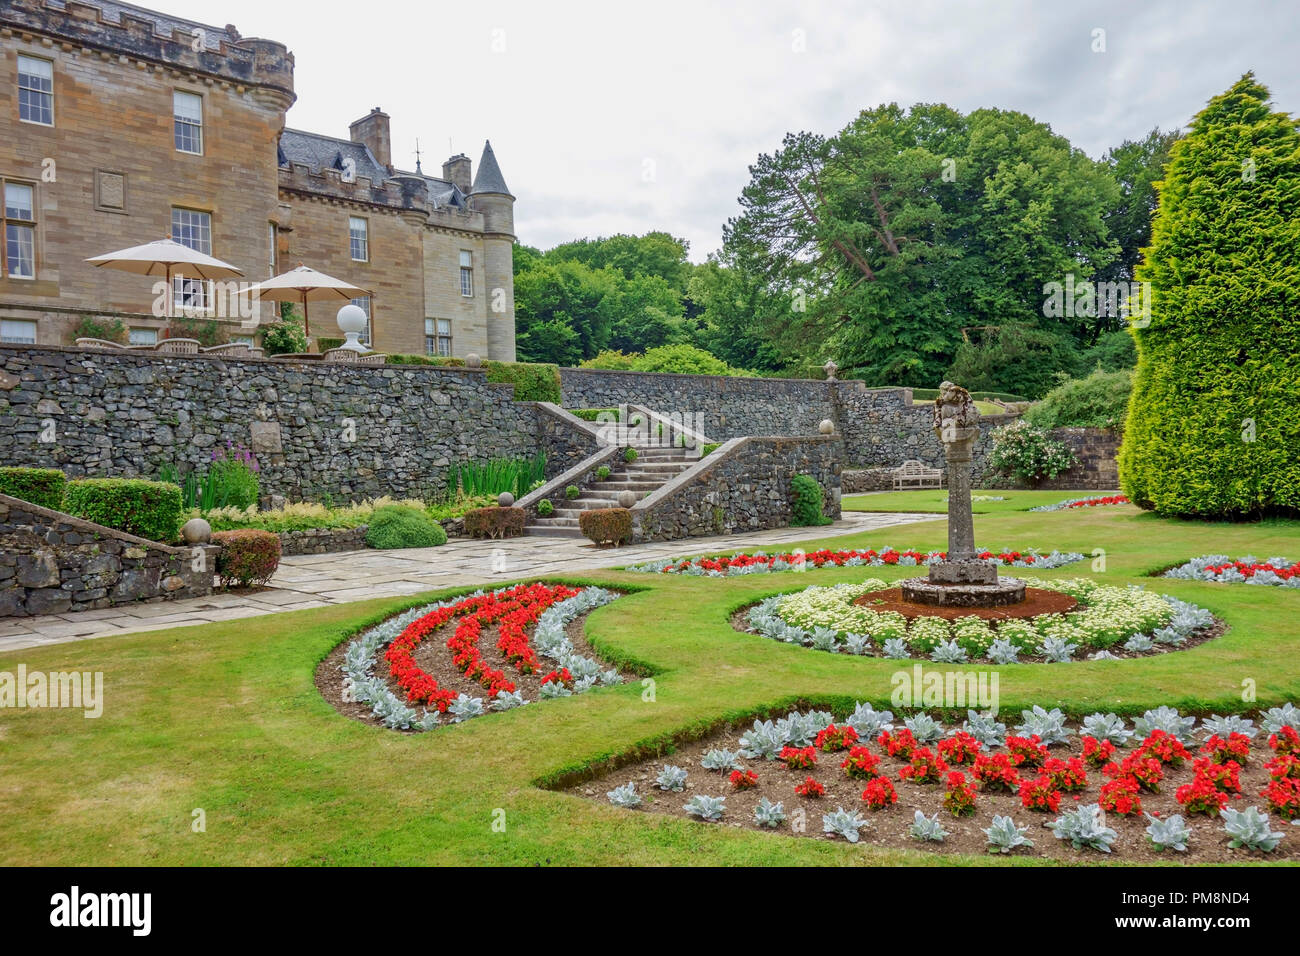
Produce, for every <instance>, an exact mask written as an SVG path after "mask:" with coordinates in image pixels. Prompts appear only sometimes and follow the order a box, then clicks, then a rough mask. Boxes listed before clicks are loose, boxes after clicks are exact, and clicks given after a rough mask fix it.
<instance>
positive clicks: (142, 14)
mask: <svg viewBox="0 0 1300 956" xmlns="http://www.w3.org/2000/svg"><path fill="white" fill-rule="evenodd" d="M45 2H46V5H47V6H49V7H50V8H52V9H54V10H60V11H62V12H65V13H66V12H67V9H68V5H67V2H66V0H45ZM80 2H81V3H84V4H86V5H88V6H92V7H97V8H98V9H99V10H100V11H101V19H103V20H104V21H106V22H108V23H117V24H120V23H121V22H122V14H123V13H125V14H127V15H128V16H132V17H135V18H137V19H140V20H148V21H150V22H152V23H153V25H154V32H155V33H157V34H158V35H159V36H165V37H167V38H168V39H171V38H172V36H173V34H174V33H175V31H177V30H180V31H181V32H182V33H190V32H191V31H193V30H194V28H195V27H202V29H203V46H204V49H207V50H212V51H213V52H216V51H218V50H220V49H221V43H222V41H223V40H224V41H225V42H226V43H235V42H236V41H238V40H239V39H240V37H239V34H238V32H234V33H232V32H230V31H228V30H227V29H225V28H224V27H214V26H211V25H209V24H206V23H199V22H197V21H195V20H186V19H184V18H183V17H174V16H172V15H170V14H167V13H159V12H158V11H157V10H147V9H145V8H144V7H137V6H136V5H135V4H133V3H118V2H116V0H80Z"/></svg>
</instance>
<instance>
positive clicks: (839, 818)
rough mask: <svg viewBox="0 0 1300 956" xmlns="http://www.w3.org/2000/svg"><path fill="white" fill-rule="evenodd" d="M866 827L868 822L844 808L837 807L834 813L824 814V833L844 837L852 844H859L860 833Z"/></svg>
mask: <svg viewBox="0 0 1300 956" xmlns="http://www.w3.org/2000/svg"><path fill="white" fill-rule="evenodd" d="M866 825H867V821H866V820H864V819H862V817H860V816H858V815H857V814H856V813H850V812H849V811H848V810H845V809H844V808H843V807H836V808H835V812H834V813H823V814H822V832H823V833H833V834H836V835H838V836H842V837H844V839H846V840H848V841H849V842H850V843H857V842H858V831H859V830H860V829H862V828H863V827H864V826H866Z"/></svg>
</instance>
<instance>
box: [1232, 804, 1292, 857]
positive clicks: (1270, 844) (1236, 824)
mask: <svg viewBox="0 0 1300 956" xmlns="http://www.w3.org/2000/svg"><path fill="white" fill-rule="evenodd" d="M1219 813H1220V816H1221V817H1222V818H1223V829H1224V832H1226V833H1227V834H1228V836H1229V837H1230V839H1229V840H1228V846H1230V847H1231V848H1232V849H1234V850H1236V849H1238V848H1240V847H1245V848H1246V849H1247V850H1261V851H1263V852H1264V853H1272V852H1273V851H1274V850H1276V849H1277V845H1278V844H1279V843H1281V842H1282V837H1284V836H1285V835H1286V834H1285V833H1283V832H1282V831H1281V830H1270V829H1269V822H1268V814H1265V813H1260V812H1259V808H1258V807H1247V808H1246V809H1245V810H1234V809H1233V808H1232V807H1224V808H1223V809H1222V810H1221V811H1219Z"/></svg>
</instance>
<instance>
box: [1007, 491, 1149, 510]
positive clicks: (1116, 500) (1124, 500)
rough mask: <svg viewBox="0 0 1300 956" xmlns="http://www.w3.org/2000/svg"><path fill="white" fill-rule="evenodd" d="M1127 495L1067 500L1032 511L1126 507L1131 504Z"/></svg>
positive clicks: (1041, 506)
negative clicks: (1111, 506)
mask: <svg viewBox="0 0 1300 956" xmlns="http://www.w3.org/2000/svg"><path fill="white" fill-rule="evenodd" d="M1129 503H1130V502H1129V500H1128V496H1127V495H1101V496H1099V497H1093V498H1067V499H1066V500H1065V501H1058V502H1056V503H1055V504H1050V505H1039V506H1038V507H1037V508H1030V509H1029V510H1030V511H1068V510H1070V509H1071V508H1095V507H1096V506H1097V505H1126V504H1129Z"/></svg>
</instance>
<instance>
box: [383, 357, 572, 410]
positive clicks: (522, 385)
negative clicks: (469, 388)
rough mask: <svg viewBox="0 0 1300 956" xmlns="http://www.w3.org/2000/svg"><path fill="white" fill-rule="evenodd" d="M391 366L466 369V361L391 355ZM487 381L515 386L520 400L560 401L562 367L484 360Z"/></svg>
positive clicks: (517, 398) (556, 402) (557, 402)
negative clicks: (434, 366) (436, 366)
mask: <svg viewBox="0 0 1300 956" xmlns="http://www.w3.org/2000/svg"><path fill="white" fill-rule="evenodd" d="M385 361H387V362H388V363H389V364H391V365H439V366H442V367H444V368H464V367H465V360H464V359H459V358H448V357H446V356H441V355H409V354H397V355H390V356H388V358H387V359H385ZM483 368H484V370H485V371H486V372H487V380H488V381H489V382H492V383H494V384H497V385H513V386H514V387H515V401H517V402H554V403H555V404H557V405H558V404H559V403H560V367H559V366H558V365H545V364H538V363H533V362H484V363H483Z"/></svg>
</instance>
